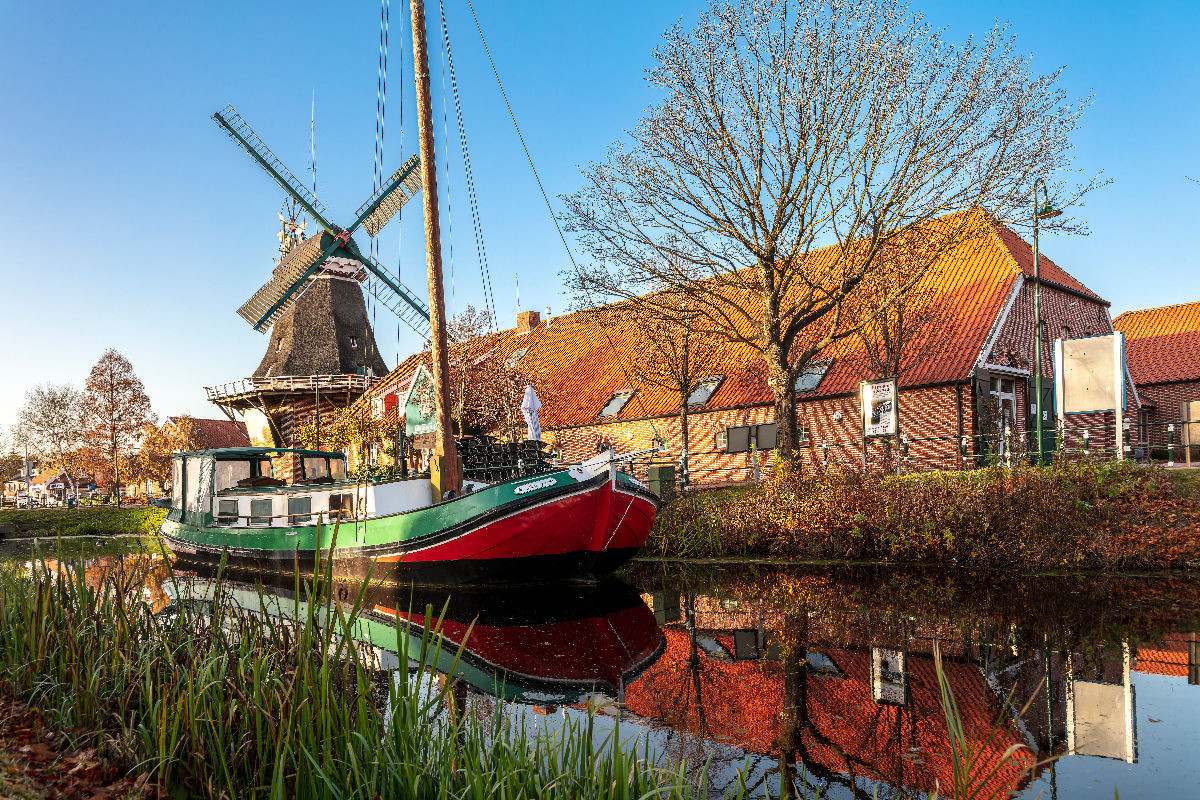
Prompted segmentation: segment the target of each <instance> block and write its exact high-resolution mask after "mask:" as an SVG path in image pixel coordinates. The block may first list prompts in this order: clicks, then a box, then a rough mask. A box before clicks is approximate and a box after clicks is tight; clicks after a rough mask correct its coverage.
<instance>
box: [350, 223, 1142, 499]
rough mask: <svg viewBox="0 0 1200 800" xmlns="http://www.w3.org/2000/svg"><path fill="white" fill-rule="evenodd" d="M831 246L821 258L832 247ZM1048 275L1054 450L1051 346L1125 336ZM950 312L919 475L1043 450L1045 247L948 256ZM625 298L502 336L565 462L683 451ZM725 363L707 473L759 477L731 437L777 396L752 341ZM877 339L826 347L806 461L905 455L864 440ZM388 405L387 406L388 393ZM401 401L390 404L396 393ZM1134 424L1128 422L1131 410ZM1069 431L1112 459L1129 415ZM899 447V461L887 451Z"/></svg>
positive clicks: (378, 390)
mask: <svg viewBox="0 0 1200 800" xmlns="http://www.w3.org/2000/svg"><path fill="white" fill-rule="evenodd" d="M825 255H827V254H824V253H823V251H816V252H814V253H813V254H812V255H811V256H810V257H811V258H822V257H825ZM1041 284H1042V291H1041V297H1042V319H1043V326H1044V328H1043V333H1044V339H1043V346H1042V374H1043V393H1044V397H1045V403H1044V404H1043V409H1044V410H1045V412H1046V417H1045V420H1044V423H1043V425H1044V430H1045V433H1044V439H1045V446H1046V448H1047V450H1053V449H1054V447H1055V446H1056V442H1055V429H1056V425H1055V423H1056V420H1055V419H1054V412H1053V409H1054V404H1053V387H1054V380H1053V375H1054V367H1053V358H1052V351H1053V346H1052V341H1053V339H1055V338H1059V337H1065V338H1078V337H1084V336H1093V335H1101V334H1108V333H1112V330H1113V324H1112V320H1111V317H1110V315H1109V302H1108V301H1107V300H1105V299H1103V298H1102V297H1100V296H1099V295H1097V294H1096V293H1095V292H1093V291H1092V290H1091V289H1089V288H1088V287H1087V286H1085V285H1084V284H1083V283H1081V282H1080V281H1079V280H1077V279H1076V278H1075V277H1074V276H1072V275H1071V274H1069V273H1068V272H1067V271H1066V270H1065V269H1063V268H1062V267H1060V266H1058V265H1057V264H1056V263H1055V262H1054V261H1053V260H1051V259H1050V258H1047V257H1046V256H1045V255H1044V254H1043V255H1042V258H1041ZM917 288H918V290H919V291H920V292H922V293H923V296H925V297H926V298H928V300H927V302H928V303H930V304H932V305H935V306H936V307H937V308H938V309H939V313H940V314H941V318H940V319H939V320H938V323H937V325H936V326H934V328H933V329H932V330H930V331H929V332H928V333H927V334H926V335H927V336H929V337H931V339H930V340H929V341H930V342H931V344H932V347H929V348H927V349H928V354H927V355H926V356H924V357H923V358H921V359H920V360H919V362H918V363H916V364H915V365H914V366H912V367H911V368H910V369H909V370H908V371H906V372H905V373H904V374H902V375H901V376H900V380H899V387H900V393H899V419H900V430H901V432H902V433H904V434H907V435H908V436H909V438H910V442H909V444H908V445H907V447H906V449H905V458H906V459H907V460H906V462H905V464H906V467H905V468H906V469H909V468H911V469H919V468H951V469H953V468H960V467H966V466H972V465H977V464H979V463H981V459H982V458H983V457H985V456H987V455H989V454H992V453H995V454H1001V455H1003V454H1007V453H1010V452H1017V451H1020V450H1024V451H1027V452H1028V451H1033V450H1035V449H1036V443H1035V442H1034V441H1033V438H1034V437H1033V433H1032V431H1033V428H1034V424H1035V420H1034V416H1033V414H1034V411H1033V405H1032V403H1031V399H1032V396H1033V383H1034V381H1033V375H1034V364H1033V362H1034V330H1035V326H1034V313H1033V312H1034V308H1033V307H1034V288H1035V278H1034V270H1033V254H1032V248H1031V247H1030V245H1029V243H1028V242H1026V241H1025V240H1024V239H1022V238H1021V237H1020V236H1018V235H1017V234H1016V233H1015V232H1014V231H1013V230H1011V229H1010V228H1008V227H1006V226H1004V225H1001V224H997V223H990V224H989V227H988V228H987V232H986V233H985V234H984V235H983V236H981V237H979V238H976V239H974V240H972V241H970V242H968V243H966V244H963V245H960V246H959V247H958V248H956V249H954V250H952V251H951V252H949V253H947V254H946V255H944V256H943V257H942V258H941V259H940V260H939V262H938V264H937V265H936V269H934V270H931V271H930V272H929V273H928V275H927V276H926V277H925V278H924V279H923V280H922V281H921V282H920V284H919V285H918V287H917ZM621 307H622V304H620V303H618V304H614V305H611V306H605V307H602V308H599V309H593V310H591V311H588V312H578V313H573V314H568V315H564V316H560V317H555V318H554V319H553V321H551V320H549V319H541V317H540V315H539V314H538V313H537V312H532V311H527V312H523V313H521V314H520V315H519V316H518V320H517V326H516V327H515V328H509V329H507V330H503V331H500V332H499V333H497V334H493V335H492V337H493V340H492V342H490V343H489V346H490V347H494V350H493V351H492V352H493V353H494V355H493V356H492V357H496V358H504V359H510V360H513V362H514V363H515V364H516V368H517V369H518V370H520V371H522V372H524V373H526V374H528V375H530V376H534V377H532V378H531V380H532V381H535V382H536V383H537V390H538V393H539V395H541V399H542V402H543V406H542V409H541V423H542V430H543V439H544V440H545V441H547V442H551V443H553V444H555V445H556V446H557V448H558V449H559V451H560V452H561V455H562V457H563V458H564V459H565V460H569V461H578V460H580V459H585V458H588V457H590V456H592V455H594V454H596V453H597V452H598V451H599V450H600V449H601V448H607V447H612V448H613V449H615V450H616V451H618V452H630V451H634V450H640V449H644V448H647V447H649V446H650V444H651V441H652V439H653V437H655V436H656V435H657V436H660V437H662V438H663V439H665V440H666V442H667V446H668V449H669V450H670V451H672V452H673V453H674V454H675V455H676V456H677V455H678V454H679V452H680V450H681V439H680V429H679V418H678V412H679V399H678V395H677V394H676V393H674V392H672V391H669V390H667V389H663V388H660V387H656V386H651V385H648V384H646V383H645V382H640V381H639V380H638V379H637V378H636V377H635V376H634V375H632V373H631V371H630V369H629V365H630V364H631V363H634V362H635V361H636V359H637V358H638V354H639V352H640V351H641V350H642V349H643V348H644V347H645V344H644V340H643V337H644V333H643V331H642V330H641V328H640V327H639V325H638V322H637V321H636V319H633V318H631V317H630V316H629V315H627V314H626V315H622V313H621ZM717 346H718V347H719V357H718V359H717V361H718V364H719V366H718V367H716V368H714V369H713V374H712V375H709V376H706V377H703V378H701V379H700V380H699V381H698V382H697V385H696V387H697V389H700V388H703V389H704V391H703V392H698V393H695V394H694V395H693V397H694V398H695V404H694V405H693V406H691V412H690V415H689V439H690V449H691V453H692V457H691V467H692V471H693V476H692V477H693V480H694V481H713V482H718V481H719V482H732V481H742V480H746V479H749V478H750V477H751V476H752V475H753V472H754V462H755V461H756V460H757V461H759V463H760V464H765V463H769V461H770V460H771V456H770V454H762V455H757V456H756V455H753V454H751V453H749V452H745V451H744V448H742V451H741V452H734V451H735V450H738V448H735V447H732V446H731V445H730V442H731V437H735V438H736V437H745V436H746V435H747V434H746V433H745V431H746V430H747V429H749V430H753V431H754V435H755V437H756V440H757V441H758V443H759V449H760V450H769V449H771V448H772V447H773V442H774V405H773V402H772V395H771V391H770V388H769V387H768V385H767V381H766V374H765V370H764V369H763V364H762V360H761V358H760V356H759V355H758V354H757V353H756V352H755V351H754V350H753V349H752V348H751V347H749V346H748V345H745V344H736V343H728V342H725V341H722V342H720V343H718V345H717ZM863 355H864V354H863V348H862V344H861V343H860V342H859V341H857V340H855V339H846V340H843V341H842V342H840V343H838V344H836V345H834V346H832V347H830V348H828V350H827V351H825V352H822V353H821V354H820V355H819V357H818V358H817V359H815V360H814V361H813V362H812V364H811V365H810V367H809V369H808V370H807V371H805V372H804V374H802V375H801V376H799V378H798V380H797V382H796V387H795V389H796V393H797V395H798V406H799V411H798V417H799V422H800V425H801V427H802V437H803V443H802V447H801V451H800V459H801V461H802V463H803V464H805V465H806V466H811V465H816V464H826V463H827V464H829V465H831V466H832V465H836V464H840V465H843V466H847V467H855V466H858V465H861V464H862V462H863V461H864V460H866V461H869V462H872V463H875V464H879V462H880V459H882V458H884V457H887V458H889V459H891V458H893V457H894V451H891V450H889V449H888V448H887V447H884V446H883V445H882V443H880V442H871V443H869V444H868V445H867V446H866V447H864V444H863V438H862V432H863V427H862V413H861V409H860V402H859V395H858V392H859V381H860V380H861V379H863V378H866V377H874V376H870V375H867V374H865V373H864V368H863V366H864V364H863V362H864V358H863ZM419 360H420V355H419V354H416V355H413V356H411V357H409V358H408V359H406V360H404V361H402V362H401V364H400V365H399V366H398V367H397V368H396V369H395V370H393V371H392V372H391V373H390V374H389V375H388V376H387V377H386V378H385V379H383V380H382V381H380V382H379V383H378V384H377V385H376V386H374V387H372V388H371V390H370V391H369V392H368V393H367V395H365V396H364V398H363V399H362V400H361V401H359V404H358V405H357V406H356V407H355V409H354V413H362V409H363V408H364V407H367V406H366V404H368V403H370V404H371V405H370V406H369V407H370V408H371V409H372V410H373V411H374V412H375V413H376V415H377V416H378V415H379V413H381V412H382V411H383V409H385V408H392V407H394V404H395V397H397V396H403V395H404V392H405V390H406V388H407V387H408V386H409V385H410V384H411V382H412V379H413V374H414V371H415V370H416V368H417V365H418V362H419ZM1128 397H1129V401H1128V402H1129V408H1128V409H1127V410H1126V414H1131V413H1132V414H1136V413H1137V410H1138V404H1137V399H1136V398H1137V393H1136V392H1132V391H1131V392H1129V393H1128ZM379 400H383V401H384V402H379ZM388 401H391V402H388ZM1127 418H1128V417H1127ZM1065 425H1066V437H1065V438H1066V440H1067V442H1068V445H1069V446H1070V447H1072V448H1077V447H1080V446H1081V442H1082V437H1083V433H1082V431H1083V430H1084V429H1085V428H1093V430H1092V431H1091V432H1090V439H1089V442H1090V445H1089V446H1090V447H1091V448H1092V449H1093V450H1097V451H1101V452H1103V450H1104V449H1107V451H1108V452H1109V453H1110V454H1111V453H1112V452H1113V450H1114V443H1115V430H1116V415H1115V414H1114V413H1112V412H1096V413H1091V414H1079V415H1071V416H1070V417H1069V418H1067V419H1066V420H1065ZM885 454H886V455H885Z"/></svg>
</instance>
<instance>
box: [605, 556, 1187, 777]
mask: <svg viewBox="0 0 1200 800" xmlns="http://www.w3.org/2000/svg"><path fill="white" fill-rule="evenodd" d="M634 580H636V581H639V582H640V583H641V585H642V586H643V588H644V589H649V590H653V591H650V592H647V593H645V594H643V598H644V599H646V600H647V602H648V603H650V604H651V605H652V606H653V607H654V610H655V611H656V613H657V614H658V616H659V620H660V622H662V623H665V624H664V631H665V635H666V638H667V648H666V652H665V654H664V656H663V658H662V659H660V660H659V661H658V662H657V663H656V664H655V665H654V666H652V667H651V668H650V669H649V670H648V671H647V672H646V674H645V675H643V676H642V678H641V679H639V680H638V681H637V682H636V683H635V684H634V685H632V686H630V687H629V689H628V690H627V692H626V706H627V708H628V710H629V711H630V712H633V714H635V715H637V717H638V718H640V719H641V720H643V721H645V722H646V723H647V724H648V725H650V726H655V727H659V728H660V729H661V730H662V736H663V739H664V741H665V742H666V745H665V746H664V747H663V749H662V751H663V756H664V758H665V759H668V760H671V761H677V760H679V759H682V758H685V757H686V758H687V760H688V761H689V763H690V764H691V765H693V769H694V770H696V771H697V773H698V771H699V769H700V768H701V767H703V766H704V765H707V775H706V777H707V778H708V780H709V781H710V785H712V786H713V788H714V789H716V790H718V791H720V790H722V789H725V788H729V787H730V786H732V785H733V784H734V781H735V779H736V773H737V771H738V770H739V769H740V768H742V767H743V766H745V775H746V780H747V783H748V786H749V788H750V789H751V790H752V792H753V793H756V794H769V795H772V796H780V797H810V796H815V795H818V794H819V795H820V796H826V795H830V794H832V795H833V796H849V797H864V798H866V797H916V796H921V797H925V796H928V795H929V794H930V793H931V792H935V791H936V792H939V793H940V794H941V795H942V796H946V795H949V794H951V793H952V791H953V787H954V777H955V775H954V764H953V759H952V742H951V737H950V735H949V732H948V729H947V725H946V721H945V717H944V714H943V710H942V705H941V698H940V691H939V685H938V679H937V674H936V667H935V662H934V652H935V650H940V651H941V653H942V654H943V658H944V670H945V676H946V679H947V681H948V682H949V685H950V687H951V689H952V690H953V692H954V695H955V698H956V702H957V705H958V707H959V709H960V712H961V715H962V717H963V722H964V730H965V742H964V744H963V745H962V747H963V748H965V749H967V750H969V751H974V752H977V753H978V765H977V766H976V768H975V770H974V771H973V772H972V774H971V776H970V781H969V782H970V789H969V793H970V794H971V796H978V797H991V796H996V797H1007V796H1009V795H1010V794H1020V793H1021V792H1023V791H1024V790H1026V789H1027V788H1029V786H1030V783H1031V782H1032V781H1034V780H1038V779H1041V780H1043V781H1044V782H1045V783H1047V784H1049V785H1048V787H1047V788H1049V789H1050V792H1049V794H1051V795H1056V794H1057V792H1058V785H1057V782H1056V766H1055V759H1056V758H1059V757H1062V756H1064V755H1068V754H1074V755H1078V756H1091V757H1106V758H1116V759H1121V760H1124V761H1129V762H1133V761H1135V760H1136V749H1137V748H1136V725H1135V715H1134V697H1133V691H1132V688H1131V684H1132V680H1131V670H1132V671H1133V672H1139V671H1140V672H1144V673H1160V674H1161V673H1162V672H1163V671H1164V670H1165V671H1167V672H1170V671H1172V670H1173V671H1174V674H1177V675H1178V676H1179V677H1184V676H1189V677H1190V680H1191V682H1198V681H1200V665H1193V664H1192V663H1191V662H1192V661H1193V660H1196V658H1197V655H1198V654H1200V647H1198V646H1197V643H1196V639H1197V636H1196V635H1195V634H1194V633H1192V632H1191V631H1190V630H1189V628H1188V625H1189V623H1190V621H1191V620H1195V619H1197V618H1200V614H1198V613H1197V611H1200V587H1197V585H1196V583H1195V582H1194V581H1190V580H1187V579H1182V580H1179V579H1175V578H1171V577H1169V576H1167V577H1161V578H1156V579H1154V580H1149V579H1146V578H1145V577H1139V576H1125V577H1122V576H1111V577H1105V578H1097V577H1096V576H1077V577H1064V576H1051V577H1048V578H1044V579H1035V580H1025V581H1019V580H1016V579H1012V578H1004V577H997V576H986V577H985V578H984V579H982V580H980V579H976V578H973V577H972V576H966V575H957V576H950V575H947V574H946V573H940V574H937V573H924V574H922V573H903V572H898V571H896V570H890V571H888V570H882V569H878V570H877V569H848V570H833V569H829V568H825V569H822V570H820V571H812V570H809V571H795V570H771V569H765V568H747V569H733V568H729V567H726V568H712V567H710V568H709V572H708V573H707V574H706V573H704V572H701V571H695V572H692V573H688V572H686V571H682V572H680V571H676V572H670V571H665V570H663V568H662V567H661V566H654V567H651V566H649V565H642V566H641V567H639V568H638V570H637V571H636V572H635V573H634ZM672 591H675V592H678V595H675V596H676V597H678V601H677V602H678V604H679V607H680V608H681V610H682V614H681V615H680V616H681V618H680V619H677V620H674V621H672V620H670V619H668V618H667V617H668V616H669V614H664V613H662V612H663V610H665V609H670V608H672V607H674V604H675V602H676V600H674V599H673V596H672ZM714 645H716V646H715V647H714ZM1189 669H1190V670H1191V673H1196V674H1189ZM1027 701H1028V704H1027ZM1022 707H1024V708H1023V709H1022ZM1010 750H1013V751H1015V752H1016V755H1015V757H1013V758H1012V759H1011V760H1009V761H1005V760H1004V755H1005V753H1006V752H1009V751H1010ZM698 777H699V775H698V774H697V778H698ZM1039 791H1040V790H1039ZM1034 793H1035V794H1036V793H1037V792H1034Z"/></svg>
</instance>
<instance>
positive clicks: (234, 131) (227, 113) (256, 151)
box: [212, 106, 336, 233]
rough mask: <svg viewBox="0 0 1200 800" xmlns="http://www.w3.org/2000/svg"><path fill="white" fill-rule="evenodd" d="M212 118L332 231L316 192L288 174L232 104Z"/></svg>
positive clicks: (301, 204) (322, 224) (285, 168)
mask: <svg viewBox="0 0 1200 800" xmlns="http://www.w3.org/2000/svg"><path fill="white" fill-rule="evenodd" d="M212 118H213V120H214V121H215V122H216V123H217V124H218V125H219V126H221V130H223V131H225V133H226V135H228V136H229V138H230V139H232V140H233V141H234V143H235V144H237V146H238V147H240V148H242V149H243V150H245V151H246V152H247V153H249V154H250V157H251V158H253V159H254V160H255V161H257V162H258V165H259V166H260V167H262V168H263V169H264V170H266V172H267V174H268V175H270V176H271V177H272V178H273V179H274V180H275V182H276V183H278V184H279V185H280V186H282V187H283V190H284V191H285V192H287V193H288V194H290V195H292V197H293V198H295V200H296V202H298V203H299V204H300V207H301V208H303V209H304V210H305V211H307V212H308V213H309V214H310V215H312V217H313V219H314V220H316V222H317V224H318V225H320V226H321V227H322V228H324V229H325V230H327V231H329V232H330V233H335V232H336V231H335V230H334V227H333V225H332V224H331V223H330V222H329V221H328V220H327V219H326V218H325V216H326V214H328V212H327V211H326V210H325V206H323V205H322V204H321V201H320V200H318V199H317V196H316V195H315V194H313V193H312V192H310V191H309V190H308V189H307V188H306V187H305V186H304V184H302V183H301V182H300V181H299V180H298V179H297V178H296V176H295V175H293V174H292V171H291V170H289V169H288V168H287V167H285V166H284V165H283V162H282V161H280V160H279V159H278V158H277V157H276V156H275V154H274V153H272V152H271V148H269V147H267V146H266V144H264V143H263V140H262V139H260V138H259V137H258V134H257V133H255V132H254V129H253V128H251V127H250V123H248V122H246V120H244V119H242V117H241V115H240V114H238V112H237V111H236V110H235V109H234V107H233V106H225V108H223V109H222V110H220V111H218V112H217V113H215V114H213V116H212Z"/></svg>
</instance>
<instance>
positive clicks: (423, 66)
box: [410, 0, 459, 503]
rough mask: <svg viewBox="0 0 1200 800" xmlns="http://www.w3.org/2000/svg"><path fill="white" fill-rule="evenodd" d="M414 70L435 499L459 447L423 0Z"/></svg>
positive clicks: (416, 13)
mask: <svg viewBox="0 0 1200 800" xmlns="http://www.w3.org/2000/svg"><path fill="white" fill-rule="evenodd" d="M410 6H411V8H412V34H413V74H414V76H415V78H416V84H417V134H418V137H419V140H420V152H421V202H422V204H423V206H424V211H425V264H426V271H427V273H428V278H429V328H430V338H431V341H432V345H433V389H434V396H435V400H436V404H437V434H436V439H435V440H434V449H433V458H432V459H430V477H431V478H432V480H433V501H434V502H435V503H436V502H439V501H441V499H442V495H443V492H445V491H446V490H449V489H453V490H455V491H457V490H458V488H459V475H458V451H457V450H456V449H455V447H454V433H453V431H452V430H451V428H450V361H449V355H448V353H447V342H446V299H445V296H444V293H443V291H442V232H441V225H440V224H439V222H438V195H437V159H436V158H435V156H434V152H433V104H432V100H431V99H430V95H429V53H428V49H427V47H426V43H425V3H424V2H423V0H411V3H410Z"/></svg>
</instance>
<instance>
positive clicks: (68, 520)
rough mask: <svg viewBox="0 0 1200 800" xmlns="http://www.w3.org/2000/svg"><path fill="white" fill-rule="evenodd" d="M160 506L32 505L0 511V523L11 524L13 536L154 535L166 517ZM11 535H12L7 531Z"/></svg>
mask: <svg viewBox="0 0 1200 800" xmlns="http://www.w3.org/2000/svg"><path fill="white" fill-rule="evenodd" d="M166 513H167V512H166V509H163V508H149V507H146V508H120V509H118V508H115V507H113V508H109V507H98V508H97V507H86V508H75V509H66V508H32V509H10V510H8V511H0V525H15V526H16V528H17V531H18V533H17V534H15V535H16V536H60V535H61V536H84V535H95V536H111V535H113V534H118V533H137V534H143V535H146V536H154V535H155V534H157V533H158V527H159V526H160V525H162V521H163V517H164V516H166ZM10 535H12V534H10Z"/></svg>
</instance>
